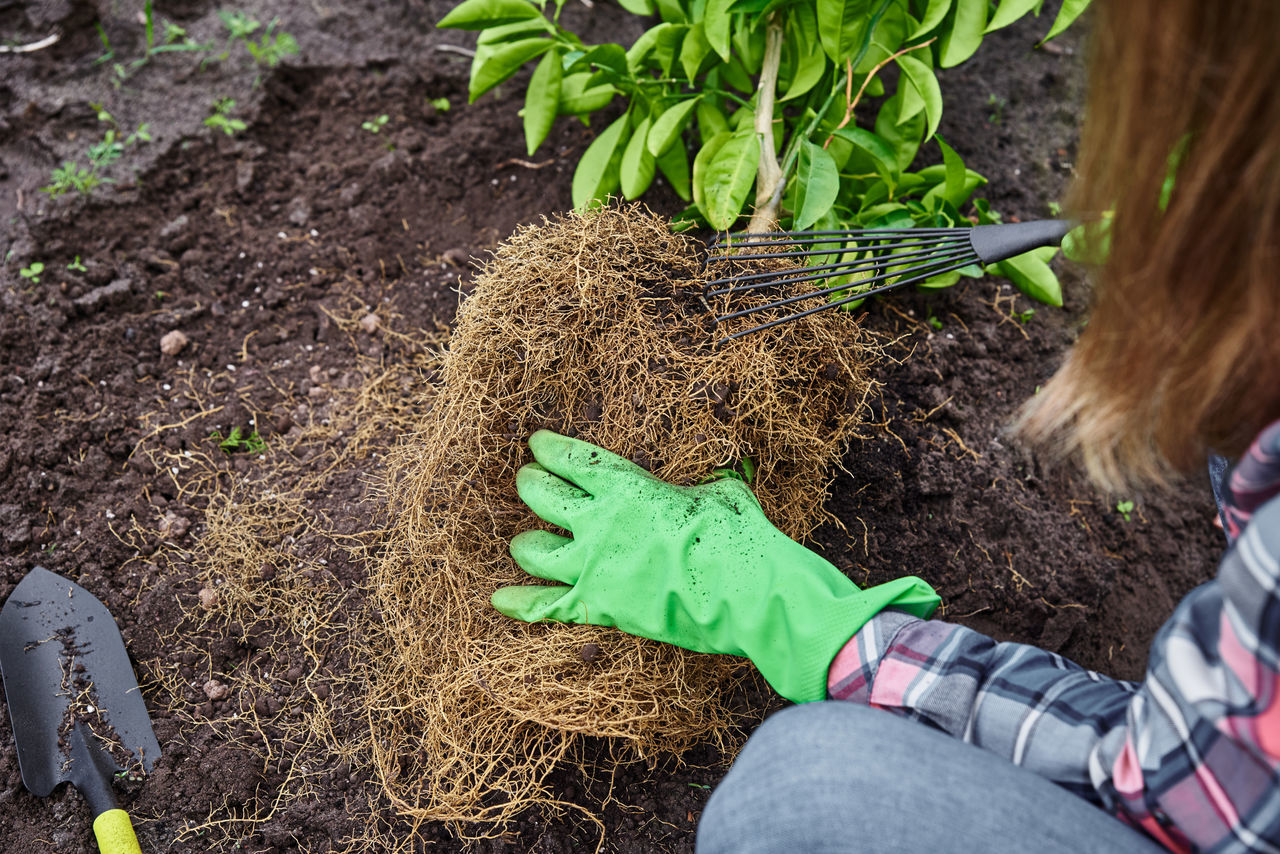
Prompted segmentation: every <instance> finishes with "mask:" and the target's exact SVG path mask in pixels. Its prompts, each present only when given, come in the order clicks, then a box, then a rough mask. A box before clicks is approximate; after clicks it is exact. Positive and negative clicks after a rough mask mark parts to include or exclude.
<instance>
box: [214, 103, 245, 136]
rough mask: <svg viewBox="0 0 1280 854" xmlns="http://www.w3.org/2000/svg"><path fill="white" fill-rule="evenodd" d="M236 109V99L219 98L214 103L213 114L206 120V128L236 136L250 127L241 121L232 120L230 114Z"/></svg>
mask: <svg viewBox="0 0 1280 854" xmlns="http://www.w3.org/2000/svg"><path fill="white" fill-rule="evenodd" d="M235 107H236V102H235V99H234V98H219V99H218V100H216V101H214V102H213V112H212V113H211V114H210V115H209V116H208V117H207V118H205V120H204V124H205V127H211V128H213V129H214V130H220V131H222V132H223V133H225V134H226V135H227V136H235V135H236V134H237V133H239V132H240V131H242V130H244V129H245V128H247V127H248V125H246V124H245V123H244V122H243V121H241V120H240V119H236V118H232V117H231V115H230V113H231V111H232V110H234V109H235Z"/></svg>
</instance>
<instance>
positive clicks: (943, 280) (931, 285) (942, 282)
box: [916, 270, 960, 291]
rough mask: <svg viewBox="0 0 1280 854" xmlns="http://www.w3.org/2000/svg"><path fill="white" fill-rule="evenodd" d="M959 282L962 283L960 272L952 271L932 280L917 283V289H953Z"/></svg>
mask: <svg viewBox="0 0 1280 854" xmlns="http://www.w3.org/2000/svg"><path fill="white" fill-rule="evenodd" d="M958 281H960V271H959V270H952V271H951V272H950V273H942V274H941V275H937V276H934V277H933V278H931V279H926V280H924V281H923V282H917V283H916V287H917V288H924V289H925V290H930V291H933V290H941V289H942V288H949V287H951V286H952V285H954V284H955V283H956V282H958Z"/></svg>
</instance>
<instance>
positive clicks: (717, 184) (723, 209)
mask: <svg viewBox="0 0 1280 854" xmlns="http://www.w3.org/2000/svg"><path fill="white" fill-rule="evenodd" d="M759 163H760V140H759V139H758V138H757V137H756V134H755V131H754V130H751V129H744V130H740V131H738V132H736V133H734V134H733V135H732V136H731V137H729V139H728V140H727V141H726V142H725V143H724V145H722V146H721V147H720V150H719V151H717V152H716V155H715V159H713V160H712V161H711V162H710V164H708V166H707V169H706V172H705V174H704V175H702V176H701V179H702V200H703V204H702V205H700V206H699V207H701V208H702V213H703V214H704V215H705V216H706V218H707V222H709V223H711V227H712V228H714V229H716V230H717V231H727V230H728V229H729V227H730V226H732V225H733V223H734V221H735V220H737V219H738V217H739V215H741V213H742V206H743V205H744V204H745V203H746V201H747V194H748V193H750V192H751V185H752V184H753V183H754V182H755V178H756V167H757V166H758V165H759Z"/></svg>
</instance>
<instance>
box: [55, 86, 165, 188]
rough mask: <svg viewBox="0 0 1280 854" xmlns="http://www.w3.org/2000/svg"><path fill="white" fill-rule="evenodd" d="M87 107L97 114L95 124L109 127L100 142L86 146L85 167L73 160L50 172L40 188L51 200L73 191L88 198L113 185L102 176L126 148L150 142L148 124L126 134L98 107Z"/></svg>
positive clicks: (99, 105) (112, 118)
mask: <svg viewBox="0 0 1280 854" xmlns="http://www.w3.org/2000/svg"><path fill="white" fill-rule="evenodd" d="M89 106H91V107H93V109H94V111H95V112H96V113H97V116H98V121H100V122H103V123H105V124H107V125H109V126H110V127H108V129H107V132H106V133H105V134H103V136H102V139H101V140H100V141H98V142H95V143H94V144H93V145H90V146H89V150H88V152H87V156H88V158H89V165H88V167H85V166H81V165H80V164H79V163H78V162H76V161H74V160H67V161H64V162H63V164H62V166H61V167H60V168H56V169H54V170H53V173H52V175H51V180H50V182H49V184H48V185H47V186H44V187H41V188H40V191H41V192H42V193H48V194H49V195H50V196H51V197H53V198H57V197H58V196H61V195H63V194H64V193H69V192H71V191H72V190H75V191H76V192H78V193H80V194H81V195H85V196H87V195H89V194H90V193H92V192H93V191H94V190H96V189H97V188H98V187H100V186H102V185H103V184H111V183H114V181H113V180H112V179H111V178H107V177H104V176H103V174H102V173H103V171H104V170H105V169H106V168H107V167H109V166H110V165H111V164H112V163H115V162H116V161H117V160H119V159H120V158H121V157H122V156H123V155H124V151H125V149H126V148H129V147H130V146H135V145H138V144H139V143H143V142H150V141H151V125H150V124H148V123H147V122H142V123H141V124H139V125H138V128H137V130H135V131H133V133H130V134H127V135H126V134H125V133H124V132H123V131H122V130H121V129H120V123H119V122H117V121H116V118H115V116H113V115H111V113H109V112H108V111H107V110H106V109H105V108H104V107H103V106H102V105H101V104H90V105H89Z"/></svg>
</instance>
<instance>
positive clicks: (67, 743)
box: [0, 567, 160, 797]
mask: <svg viewBox="0 0 1280 854" xmlns="http://www.w3.org/2000/svg"><path fill="white" fill-rule="evenodd" d="M0 673H2V674H3V678H4V693H5V700H6V701H7V702H8V705H9V720H10V722H11V723H12V725H13V735H14V740H15V741H16V742H17V745H18V765H19V768H20V769H21V771H22V782H23V783H24V784H25V785H26V787H27V788H28V789H30V790H31V792H32V793H33V794H35V795H39V796H41V797H43V796H45V795H48V794H49V793H50V792H51V791H53V789H54V787H56V786H57V785H58V784H59V783H63V782H73V783H76V784H77V785H79V784H80V783H79V781H80V780H82V779H84V777H85V775H87V774H90V773H109V772H110V771H112V770H114V771H120V770H123V768H122V767H121V762H122V760H124V759H125V757H126V756H128V757H129V758H130V760H131V762H136V763H138V764H139V765H141V766H142V767H143V768H144V769H145V770H148V771H149V770H151V767H152V766H153V765H154V764H155V761H156V760H157V759H158V758H159V757H160V745H159V743H158V742H157V741H156V736H155V732H154V731H153V730H152V728H151V718H150V716H148V714H147V708H146V705H145V704H144V703H143V700H142V692H141V691H140V690H139V689H138V681H137V678H136V677H135V676H134V673H133V666H132V665H131V664H130V663H129V654H128V652H126V650H125V646H124V639H123V638H122V637H121V636H120V629H119V628H118V627H117V626H116V622H115V620H114V619H113V618H112V616H111V613H110V612H109V611H108V610H107V608H106V606H105V605H103V604H102V603H101V602H99V601H98V599H97V598H96V597H95V596H94V595H93V594H92V593H90V592H89V591H87V590H85V589H84V588H83V587H81V586H80V585H78V584H75V583H74V582H72V581H68V580H67V579H65V578H63V577H61V576H59V575H55V574H54V573H52V572H49V571H48V570H46V569H43V568H41V567H36V568H35V569H33V570H31V572H29V573H28V574H27V576H26V577H25V578H24V579H22V582H21V583H20V584H18V586H17V587H16V588H14V591H13V593H11V594H10V595H9V598H8V600H6V601H5V604H4V608H3V610H0ZM73 700H74V706H73ZM73 708H74V711H73ZM77 728H79V729H80V730H81V731H83V730H85V729H88V730H89V731H90V732H91V733H92V735H93V736H94V739H93V740H94V741H96V742H98V743H99V745H100V746H101V750H95V751H94V752H95V753H101V754H102V755H101V756H100V757H98V758H97V759H96V760H95V761H94V763H93V764H94V765H104V766H107V767H101V768H98V769H97V770H96V771H94V770H93V769H90V768H88V767H77V759H76V757H77V756H82V755H83V751H79V750H73V747H74V744H75V743H76V742H77V741H79V739H78V738H76V737H74V736H75V730H76V729H77ZM104 757H105V758H104ZM86 761H87V760H85V759H83V758H82V759H80V760H79V764H82V765H83V764H85V763H86ZM108 783H109V781H108Z"/></svg>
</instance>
